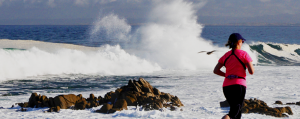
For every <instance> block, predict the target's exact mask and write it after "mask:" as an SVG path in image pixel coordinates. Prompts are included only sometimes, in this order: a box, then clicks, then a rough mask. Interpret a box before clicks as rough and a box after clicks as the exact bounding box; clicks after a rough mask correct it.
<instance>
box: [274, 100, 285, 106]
mask: <svg viewBox="0 0 300 119" xmlns="http://www.w3.org/2000/svg"><path fill="white" fill-rule="evenodd" d="M275 104H279V105H282V104H283V103H282V102H281V101H279V100H278V101H275Z"/></svg>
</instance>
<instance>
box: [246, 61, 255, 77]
mask: <svg viewBox="0 0 300 119" xmlns="http://www.w3.org/2000/svg"><path fill="white" fill-rule="evenodd" d="M246 65H247V68H248V72H249V74H251V75H253V73H254V67H253V64H252V62H248V63H246Z"/></svg>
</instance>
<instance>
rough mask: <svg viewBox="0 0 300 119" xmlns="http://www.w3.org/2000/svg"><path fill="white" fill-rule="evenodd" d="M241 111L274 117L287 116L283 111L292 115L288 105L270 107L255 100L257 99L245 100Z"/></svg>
mask: <svg viewBox="0 0 300 119" xmlns="http://www.w3.org/2000/svg"><path fill="white" fill-rule="evenodd" d="M242 112H243V113H259V114H265V115H270V116H274V117H288V115H286V114H284V113H287V114H289V115H293V112H292V109H291V108H290V107H288V106H286V107H275V108H271V107H269V106H268V105H267V103H265V102H264V101H262V100H257V99H250V100H245V101H244V106H243V109H242Z"/></svg>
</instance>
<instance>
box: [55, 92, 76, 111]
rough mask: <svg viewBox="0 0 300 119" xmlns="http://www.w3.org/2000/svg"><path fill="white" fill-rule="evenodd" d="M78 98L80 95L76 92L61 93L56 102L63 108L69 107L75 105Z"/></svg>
mask: <svg viewBox="0 0 300 119" xmlns="http://www.w3.org/2000/svg"><path fill="white" fill-rule="evenodd" d="M78 100H79V97H77V96H76V95H74V94H69V95H60V96H56V97H55V98H54V104H55V105H56V106H59V107H60V108H61V109H68V108H70V107H71V106H74V105H75V103H76V102H77V101H78Z"/></svg>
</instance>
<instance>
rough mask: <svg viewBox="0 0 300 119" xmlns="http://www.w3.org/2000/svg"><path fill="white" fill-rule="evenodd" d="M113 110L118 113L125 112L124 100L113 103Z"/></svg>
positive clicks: (125, 104)
mask: <svg viewBox="0 0 300 119" xmlns="http://www.w3.org/2000/svg"><path fill="white" fill-rule="evenodd" d="M113 108H117V109H118V110H116V111H119V110H123V109H125V110H127V102H126V100H125V99H119V100H117V101H116V102H115V104H114V105H113Z"/></svg>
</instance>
